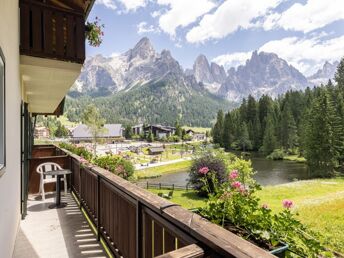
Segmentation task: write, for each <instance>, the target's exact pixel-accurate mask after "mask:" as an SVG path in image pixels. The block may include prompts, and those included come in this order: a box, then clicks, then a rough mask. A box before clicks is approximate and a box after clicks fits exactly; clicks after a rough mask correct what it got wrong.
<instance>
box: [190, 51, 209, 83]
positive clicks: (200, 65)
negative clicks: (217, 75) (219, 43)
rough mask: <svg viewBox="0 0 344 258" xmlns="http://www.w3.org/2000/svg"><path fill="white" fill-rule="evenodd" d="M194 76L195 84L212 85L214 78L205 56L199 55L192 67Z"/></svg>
mask: <svg viewBox="0 0 344 258" xmlns="http://www.w3.org/2000/svg"><path fill="white" fill-rule="evenodd" d="M193 71H194V76H195V78H196V81H197V82H203V83H213V82H214V78H213V76H212V74H211V70H210V66H209V62H208V59H207V58H206V56H205V55H199V56H198V57H197V58H196V60H195V63H194V65H193Z"/></svg>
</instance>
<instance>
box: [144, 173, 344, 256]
mask: <svg viewBox="0 0 344 258" xmlns="http://www.w3.org/2000/svg"><path fill="white" fill-rule="evenodd" d="M149 190H150V191H152V192H154V193H158V192H163V193H168V190H156V189H154V190H153V189H149ZM258 196H259V197H260V199H261V202H262V203H267V204H268V205H269V207H270V208H271V209H272V210H273V211H276V212H278V211H280V210H281V209H282V200H284V199H290V200H292V201H293V202H294V204H295V207H294V208H293V209H294V211H295V212H297V213H299V216H298V218H299V219H300V220H301V221H302V222H303V223H305V224H306V225H308V226H309V227H310V228H311V229H312V230H314V231H315V232H318V233H320V234H321V235H322V241H323V242H324V244H325V245H326V246H327V247H329V248H331V249H333V250H335V251H337V252H340V253H344V233H343V232H344V178H338V179H316V180H307V181H299V182H293V183H289V184H284V185H279V186H268V187H264V188H263V189H262V190H261V191H260V192H259V193H258ZM171 201H172V202H175V203H178V204H180V205H181V206H183V207H185V208H188V209H190V208H195V207H202V206H203V205H205V199H201V198H199V197H198V196H197V195H196V193H195V192H193V191H188V192H186V191H185V190H175V191H174V193H173V198H172V199H171Z"/></svg>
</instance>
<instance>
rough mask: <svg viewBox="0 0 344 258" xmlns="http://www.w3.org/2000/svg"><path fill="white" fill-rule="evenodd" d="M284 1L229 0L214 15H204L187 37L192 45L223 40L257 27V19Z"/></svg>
mask: <svg viewBox="0 0 344 258" xmlns="http://www.w3.org/2000/svg"><path fill="white" fill-rule="evenodd" d="M282 1H283V0H256V1H252V0H241V1H238V0H227V1H225V2H224V3H223V4H222V5H220V6H219V7H218V8H217V10H216V11H215V12H214V13H212V14H207V15H204V16H203V18H202V19H201V21H200V22H199V24H198V25H197V26H195V27H193V28H192V29H191V30H190V31H189V32H188V33H187V35H186V39H187V41H188V42H190V43H199V42H204V41H206V40H209V39H221V38H224V37H226V36H227V35H229V34H231V33H233V32H235V31H237V30H238V29H240V28H243V29H248V28H250V27H253V26H255V24H254V23H253V20H254V19H255V18H258V17H261V16H263V15H266V14H267V13H268V12H269V11H271V9H273V8H275V7H277V6H278V4H279V3H281V2H282Z"/></svg>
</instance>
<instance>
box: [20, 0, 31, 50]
mask: <svg viewBox="0 0 344 258" xmlns="http://www.w3.org/2000/svg"><path fill="white" fill-rule="evenodd" d="M20 50H21V51H23V50H24V51H29V50H30V9H29V6H28V5H26V4H22V5H20Z"/></svg>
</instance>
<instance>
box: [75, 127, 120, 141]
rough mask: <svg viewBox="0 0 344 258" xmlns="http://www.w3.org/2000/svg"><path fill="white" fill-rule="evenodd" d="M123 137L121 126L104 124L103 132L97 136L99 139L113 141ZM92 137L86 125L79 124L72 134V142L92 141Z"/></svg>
mask: <svg viewBox="0 0 344 258" xmlns="http://www.w3.org/2000/svg"><path fill="white" fill-rule="evenodd" d="M122 137H123V127H122V125H121V124H105V125H104V131H103V132H102V133H101V134H100V135H99V136H98V138H99V139H103V140H108V141H113V140H115V139H119V138H122ZM92 139H93V137H92V134H91V131H90V130H89V128H88V127H87V125H84V124H80V125H78V126H77V127H75V128H74V130H73V132H72V141H75V142H80V141H92Z"/></svg>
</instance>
